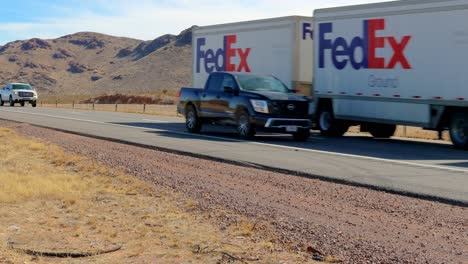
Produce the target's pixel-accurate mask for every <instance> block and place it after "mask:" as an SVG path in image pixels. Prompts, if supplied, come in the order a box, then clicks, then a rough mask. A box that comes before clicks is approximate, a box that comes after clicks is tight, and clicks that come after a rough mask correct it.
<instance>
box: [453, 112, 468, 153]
mask: <svg viewBox="0 0 468 264" xmlns="http://www.w3.org/2000/svg"><path fill="white" fill-rule="evenodd" d="M450 138H451V139H452V142H453V145H454V146H455V147H456V148H459V149H465V150H468V113H455V114H454V115H453V116H452V120H451V122H450Z"/></svg>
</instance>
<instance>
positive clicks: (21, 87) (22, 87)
mask: <svg viewBox="0 0 468 264" xmlns="http://www.w3.org/2000/svg"><path fill="white" fill-rule="evenodd" d="M12 89H13V90H32V88H31V86H29V85H27V84H13V87H12Z"/></svg>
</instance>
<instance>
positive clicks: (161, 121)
mask: <svg viewBox="0 0 468 264" xmlns="http://www.w3.org/2000/svg"><path fill="white" fill-rule="evenodd" d="M142 120H143V121H148V122H157V123H170V122H169V121H164V120H157V119H145V118H143V119H142Z"/></svg>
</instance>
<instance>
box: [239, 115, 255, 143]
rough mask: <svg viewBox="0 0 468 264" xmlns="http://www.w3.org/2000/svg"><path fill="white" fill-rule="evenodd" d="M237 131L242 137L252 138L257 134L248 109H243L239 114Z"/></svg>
mask: <svg viewBox="0 0 468 264" xmlns="http://www.w3.org/2000/svg"><path fill="white" fill-rule="evenodd" d="M237 133H238V134H239V137H240V138H242V139H250V138H252V137H253V136H255V133H256V131H255V125H254V124H252V123H251V122H250V116H249V113H248V112H247V111H242V112H240V114H239V115H238V116H237Z"/></svg>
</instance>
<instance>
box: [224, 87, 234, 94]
mask: <svg viewBox="0 0 468 264" xmlns="http://www.w3.org/2000/svg"><path fill="white" fill-rule="evenodd" d="M224 92H225V93H229V94H232V93H234V88H232V87H231V86H224Z"/></svg>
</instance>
